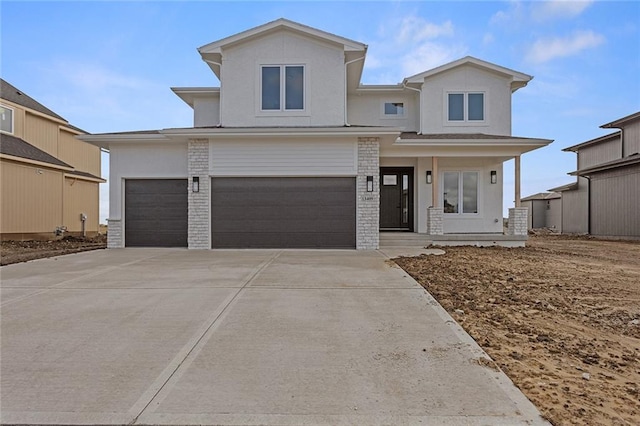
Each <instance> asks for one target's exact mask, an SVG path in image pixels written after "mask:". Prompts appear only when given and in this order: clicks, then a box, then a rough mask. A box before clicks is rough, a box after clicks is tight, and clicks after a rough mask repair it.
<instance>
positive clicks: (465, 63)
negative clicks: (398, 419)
mask: <svg viewBox="0 0 640 426" xmlns="http://www.w3.org/2000/svg"><path fill="white" fill-rule="evenodd" d="M198 51H199V53H200V55H201V57H202V59H203V60H204V61H205V63H206V64H207V65H208V66H209V67H210V68H211V70H212V71H213V73H214V74H215V75H216V77H218V79H219V80H220V87H186V88H185V87H181V88H173V89H172V90H173V91H174V92H175V93H176V95H178V96H179V97H180V98H181V99H182V100H184V102H186V103H187V104H188V105H189V106H190V107H191V108H193V111H194V123H193V127H189V128H170V129H162V130H152V131H141V132H127V133H111V134H101V135H85V136H82V137H81V139H83V140H85V141H88V142H91V143H94V144H96V145H98V146H101V147H104V148H106V149H109V151H110V155H111V161H110V164H111V170H110V177H111V185H110V191H111V193H110V212H109V234H108V235H109V242H108V245H109V247H125V246H185V247H189V248H202V249H208V248H245V247H262V248H279V247H289V248H299V247H325V248H329V247H330V248H357V249H376V248H378V246H379V244H380V235H381V234H380V233H381V232H385V231H396V232H405V233H406V234H402V235H410V233H413V235H414V236H418V237H420V238H423V239H424V243H427V242H428V241H438V243H441V244H447V243H455V244H459V243H464V242H480V243H483V244H484V243H486V244H495V243H496V242H497V243H503V244H510V245H523V244H524V240H525V239H526V221H527V215H526V209H524V208H521V207H520V206H519V201H517V202H516V206H515V207H514V209H512V211H511V213H510V218H511V220H510V222H509V223H510V228H509V231H508V232H507V234H508V235H503V220H502V199H503V197H502V195H503V184H502V182H503V163H504V162H505V161H507V160H511V159H515V160H516V194H515V199H516V200H519V198H520V195H519V190H520V181H519V179H520V177H519V173H520V168H519V166H520V156H521V155H522V154H523V153H525V152H528V151H531V150H533V149H536V148H539V147H542V146H545V145H547V144H549V143H550V142H551V141H549V140H545V139H535V138H523V137H515V136H512V135H511V97H512V94H513V92H515V91H516V90H518V89H520V88H522V87H524V86H526V85H527V83H528V82H529V81H530V80H531V78H532V77H531V76H529V75H526V74H523V73H521V72H517V71H514V70H511V69H508V68H504V67H501V66H498V65H495V64H491V63H488V62H485V61H482V60H479V59H476V58H472V57H465V58H462V59H460V60H458V61H455V62H452V63H449V64H446V65H443V66H441V67H438V68H435V69H432V70H428V71H425V72H423V73H420V74H417V75H413V76H409V77H407V78H405V79H404V80H403V81H402V82H401V83H399V84H393V85H363V84H361V83H360V79H361V75H362V71H363V67H364V61H365V57H366V53H367V46H366V45H365V44H362V43H359V42H356V41H353V40H349V39H346V38H344V37H339V36H337V35H333V34H329V33H327V32H324V31H321V30H318V29H315V28H311V27H308V26H305V25H301V24H298V23H295V22H292V21H289V20H286V19H278V20H276V21H273V22H270V23H267V24H265V25H262V26H259V27H256V28H253V29H250V30H247V31H244V32H242V33H239V34H236V35H233V36H230V37H227V38H224V39H222V40H218V41H216V42H213V43H210V44H207V45H205V46H202V47H200V48H199V49H198ZM387 235H388V234H387ZM394 235H398V234H394Z"/></svg>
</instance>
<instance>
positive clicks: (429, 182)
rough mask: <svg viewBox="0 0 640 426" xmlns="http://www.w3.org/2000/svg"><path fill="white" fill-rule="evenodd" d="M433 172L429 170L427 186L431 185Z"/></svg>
mask: <svg viewBox="0 0 640 426" xmlns="http://www.w3.org/2000/svg"><path fill="white" fill-rule="evenodd" d="M431 179H432V178H431V170H427V185H431V182H432V180H431Z"/></svg>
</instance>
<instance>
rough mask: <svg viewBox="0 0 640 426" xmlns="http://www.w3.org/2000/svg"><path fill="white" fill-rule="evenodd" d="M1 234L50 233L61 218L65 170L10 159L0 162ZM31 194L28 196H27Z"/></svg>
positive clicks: (61, 223)
mask: <svg viewBox="0 0 640 426" xmlns="http://www.w3.org/2000/svg"><path fill="white" fill-rule="evenodd" d="M0 168H1V169H2V171H1V176H2V184H1V188H2V193H1V194H2V197H1V198H2V199H1V203H0V205H1V207H0V211H1V212H2V216H1V218H2V220H1V225H0V226H1V229H0V233H2V234H22V233H45V234H51V235H52V236H53V232H54V231H55V229H56V227H58V226H62V225H64V223H63V220H62V202H63V198H62V191H63V188H62V187H63V175H62V172H60V171H57V170H52V169H47V168H39V167H33V166H29V165H25V164H20V163H14V162H11V161H4V160H3V161H2V162H0ZM26 194H28V196H26Z"/></svg>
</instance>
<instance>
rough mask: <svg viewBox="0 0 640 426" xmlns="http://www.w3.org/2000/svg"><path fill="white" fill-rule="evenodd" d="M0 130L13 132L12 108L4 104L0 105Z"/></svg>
mask: <svg viewBox="0 0 640 426" xmlns="http://www.w3.org/2000/svg"><path fill="white" fill-rule="evenodd" d="M0 130H1V131H3V132H6V133H13V110H12V109H11V108H8V107H6V106H4V105H0Z"/></svg>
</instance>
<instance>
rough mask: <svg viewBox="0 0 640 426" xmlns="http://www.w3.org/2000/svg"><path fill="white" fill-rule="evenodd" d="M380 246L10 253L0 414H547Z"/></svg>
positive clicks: (99, 418) (500, 418)
mask: <svg viewBox="0 0 640 426" xmlns="http://www.w3.org/2000/svg"><path fill="white" fill-rule="evenodd" d="M394 250H400V249H394ZM412 250H414V251H415V249H412ZM400 251H402V250H400ZM387 254H388V255H393V253H387ZM386 260H387V257H386V256H385V253H384V252H383V251H378V252H375V251H374V252H362V251H301V250H284V251H283V250H215V251H187V250H179V249H119V250H104V251H95V252H86V253H80V254H74V255H68V256H63V257H58V258H53V259H43V260H37V261H32V262H28V263H24V264H17V265H10V266H6V267H3V268H1V270H0V274H1V279H2V292H1V299H0V302H1V304H2V307H1V309H2V311H1V321H2V322H1V326H2V329H1V332H2V341H1V353H0V354H1V364H0V376H1V387H0V392H1V394H0V402H1V406H0V412H1V414H0V416H1V417H0V421H1V422H2V423H4V424H14V423H19V424H56V423H57V424H61V423H64V424H129V423H135V424H171V425H177V424H227V425H239V424H243V425H244V424H249V425H252V424H267V425H269V424H278V425H304V424H308V425H311V424H314V425H315V424H330V425H341V424H363V425H376V424H394V425H396V424H418V423H419V424H438V425H442V424H444V425H476V424H477V425H480V424H491V425H499V424H502V425H516V424H527V425H529V424H544V421H543V420H542V419H541V418H540V417H539V415H538V412H537V410H536V409H535V407H534V406H533V405H532V404H531V403H530V402H529V401H528V400H527V399H526V398H525V397H524V396H523V395H522V393H520V391H519V390H517V389H516V388H515V387H514V386H513V385H512V384H511V382H510V381H509V379H508V378H507V377H506V376H505V375H504V374H502V373H500V372H497V371H494V370H491V369H490V368H487V367H483V366H481V365H479V364H478V363H477V359H479V358H482V357H484V356H486V355H484V353H483V352H482V351H481V350H480V348H479V347H478V346H477V345H476V344H475V343H474V342H473V340H471V338H469V336H468V335H466V334H465V333H464V332H463V331H462V330H461V329H460V328H459V326H458V325H457V324H456V323H455V322H454V321H453V320H452V319H451V318H450V317H449V316H448V315H447V314H446V312H444V310H443V309H442V308H441V307H440V306H439V305H438V304H437V303H436V302H435V300H434V299H433V298H432V297H431V296H430V295H429V294H427V293H426V292H425V291H424V290H423V289H422V288H421V287H420V286H419V285H418V284H417V283H416V282H415V281H414V280H413V279H411V278H410V277H409V276H407V274H406V273H404V272H403V271H402V270H401V269H399V268H397V267H394V266H391V265H390V264H389V263H387V262H386Z"/></svg>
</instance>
